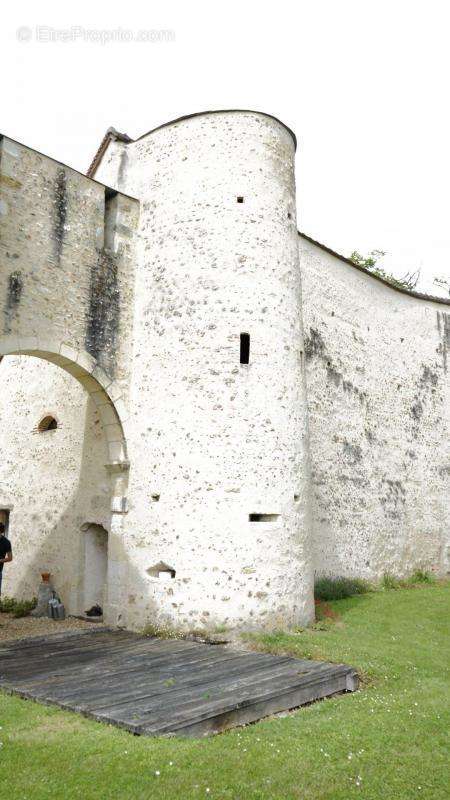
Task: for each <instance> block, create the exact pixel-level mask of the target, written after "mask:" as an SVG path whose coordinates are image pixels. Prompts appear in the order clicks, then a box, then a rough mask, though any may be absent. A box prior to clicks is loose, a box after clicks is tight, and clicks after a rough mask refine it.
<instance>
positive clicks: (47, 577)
mask: <svg viewBox="0 0 450 800" xmlns="http://www.w3.org/2000/svg"><path fill="white" fill-rule="evenodd" d="M41 578H42V580H43V582H44V583H50V573H49V572H41Z"/></svg>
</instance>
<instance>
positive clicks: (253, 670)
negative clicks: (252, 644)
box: [52, 655, 274, 710]
mask: <svg viewBox="0 0 450 800" xmlns="http://www.w3.org/2000/svg"><path fill="white" fill-rule="evenodd" d="M262 670H272V671H273V670H274V665H273V664H272V665H265V666H263V665H259V666H256V665H255V664H254V662H252V660H251V656H249V657H248V658H247V659H245V658H242V657H238V656H236V655H235V657H234V658H232V657H231V655H230V657H229V658H227V659H226V660H221V661H220V662H218V663H211V662H207V663H206V664H205V665H203V664H202V665H201V666H200V663H199V662H196V668H195V670H192V671H185V672H183V674H181V675H179V676H178V677H177V678H175V679H174V680H175V683H174V684H172V683H171V681H172V678H171V677H170V676H169V677H167V676H166V675H165V674H164V673H163V674H161V673H156V674H154V675H150V676H147V675H140V676H139V677H140V680H138V681H137V682H136V683H135V684H134V685H132V686H130V687H128V689H127V688H123V686H118V687H117V688H116V689H115V688H114V687H110V691H109V692H106V693H103V690H102V687H92V689H91V690H90V691H88V692H83V693H80V692H76V691H74V692H73V693H71V695H70V697H68V696H67V695H65V694H61V693H56V692H53V691H52V696H53V697H55V698H58V699H59V700H62V701H64V702H66V703H69V704H70V703H71V702H73V703H76V706H77V708H84V707H86V708H87V707H88V706H89V708H97V709H99V710H100V709H101V708H102V707H104V708H107V709H108V710H111V709H112V708H114V709H118V708H119V707H121V706H129V705H130V704H136V703H139V704H141V703H143V702H144V701H150V700H151V699H152V698H157V697H158V698H161V702H163V703H165V704H166V703H175V702H176V697H174V690H176V691H177V692H178V693H180V692H182V693H185V692H186V691H187V690H193V689H195V687H201V689H202V691H206V690H207V689H208V687H210V686H215V684H216V683H217V682H218V681H220V680H221V679H222V680H223V678H224V676H226V679H227V680H231V679H232V677H233V676H235V675H241V676H244V675H246V674H249V675H251V676H252V677H253V678H256V677H257V676H258V674H259V673H260V671H262ZM93 697H95V699H93Z"/></svg>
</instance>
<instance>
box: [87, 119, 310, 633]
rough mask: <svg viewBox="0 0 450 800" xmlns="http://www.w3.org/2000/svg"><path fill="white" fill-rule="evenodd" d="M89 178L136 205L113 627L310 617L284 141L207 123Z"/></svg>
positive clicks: (130, 153)
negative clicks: (243, 337) (245, 346)
mask: <svg viewBox="0 0 450 800" xmlns="http://www.w3.org/2000/svg"><path fill="white" fill-rule="evenodd" d="M96 177H97V178H98V179H99V180H101V181H104V182H105V183H108V184H109V185H112V186H116V187H117V188H119V189H120V190H121V191H124V192H126V193H130V194H132V195H134V196H137V197H139V198H140V199H141V223H140V234H141V250H140V258H139V263H140V266H139V270H138V273H137V279H136V309H135V311H136V316H135V328H134V343H135V349H134V356H133V364H134V370H133V382H132V387H133V388H132V397H131V405H130V414H131V419H132V422H133V428H134V435H133V437H132V439H129V454H130V461H131V464H132V468H131V471H130V484H129V504H130V510H129V513H128V515H127V522H126V533H125V536H124V540H123V544H124V549H125V551H126V553H127V557H128V559H129V577H128V589H127V593H125V594H124V598H123V600H124V602H123V609H126V611H123V610H122V618H121V621H123V620H124V614H126V623H127V624H128V625H132V626H138V625H139V624H142V622H143V621H144V620H145V619H148V620H149V621H154V620H157V621H166V622H170V623H172V624H176V625H179V626H182V627H198V626H203V625H206V626H208V627H214V626H215V625H216V624H229V625H235V624H245V625H247V626H249V625H252V624H254V625H255V626H256V625H262V624H266V625H276V624H289V623H304V622H307V621H309V620H310V619H311V617H312V614H313V604H312V570H311V545H310V542H309V527H310V526H309V521H308V481H307V473H306V467H305V463H304V459H305V452H306V443H305V419H306V416H305V399H304V389H303V385H304V384H303V374H302V350H303V344H302V330H301V317H300V314H299V302H300V276H299V268H298V237H297V228H296V211H295V186H294V143H293V139H292V137H291V135H290V134H289V132H288V131H287V130H286V129H285V128H284V127H283V126H282V125H281V124H280V123H278V122H276V121H275V120H272V119H270V118H268V117H265V116H264V115H260V114H252V113H223V114H211V115H208V114H207V115H202V116H198V117H194V118H191V119H186V120H183V121H181V122H178V123H175V124H172V125H169V126H167V127H164V128H161V129H159V130H158V131H155V132H153V133H151V134H150V135H148V136H145V137H143V138H142V139H140V140H139V141H137V142H136V143H134V144H129V145H127V146H125V145H124V144H122V143H120V142H113V143H111V145H110V147H109V149H108V151H107V153H106V155H105V157H104V158H103V161H102V164H101V166H100V168H99V170H98V171H97V173H96ZM238 197H242V198H243V202H242V203H239V202H237V198H238ZM241 332H246V333H249V334H250V337H251V340H250V341H251V343H250V364H249V365H241V364H240V361H239V340H240V333H241ZM152 496H158V498H159V499H158V500H156V501H155V500H152ZM255 513H260V514H270V515H274V516H276V519H272V520H271V521H262V522H251V521H249V515H250V514H255ZM159 562H164V563H165V564H167V565H168V566H170V567H171V568H173V570H175V577H174V578H170V579H168V580H161V578H158V577H156V576H155V575H154V574H153V572H152V567H154V566H155V565H156V564H158V563H159ZM149 570H150V573H149ZM162 577H164V578H165V577H166V576H164V575H163V576H162ZM123 585H124V584H123Z"/></svg>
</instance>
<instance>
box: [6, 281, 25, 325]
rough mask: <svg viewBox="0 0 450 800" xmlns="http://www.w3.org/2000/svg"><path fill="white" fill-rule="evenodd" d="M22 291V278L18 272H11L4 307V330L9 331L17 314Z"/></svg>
mask: <svg viewBox="0 0 450 800" xmlns="http://www.w3.org/2000/svg"><path fill="white" fill-rule="evenodd" d="M22 291H23V280H22V275H21V273H20V272H11V274H10V275H9V277H8V288H7V292H6V302H5V308H4V332H5V333H11V324H12V321H13V319H14V317H15V315H16V314H17V310H18V306H19V303H20V298H21V296H22Z"/></svg>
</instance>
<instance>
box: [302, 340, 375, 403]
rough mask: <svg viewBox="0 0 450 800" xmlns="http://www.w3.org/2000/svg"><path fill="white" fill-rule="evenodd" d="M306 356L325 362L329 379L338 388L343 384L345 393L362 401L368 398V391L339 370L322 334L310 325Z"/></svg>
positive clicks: (309, 358)
mask: <svg viewBox="0 0 450 800" xmlns="http://www.w3.org/2000/svg"><path fill="white" fill-rule="evenodd" d="M305 356H306V359H307V360H308V361H311V360H312V359H314V358H317V359H319V360H320V361H322V362H323V364H324V365H325V367H326V371H327V380H328V381H330V383H333V384H334V386H336V388H337V389H338V388H339V387H340V386H341V387H342V389H343V391H344V393H345V394H353V395H354V396H355V397H357V398H358V400H359V401H360V403H364V402H365V401H366V400H367V394H366V392H363V391H361V389H358V387H357V386H355V385H354V384H353V383H352V382H351V381H347V380H345V378H344V377H343V375H342V372H340V371H339V369H338V368H337V367H336V365H335V364H334V362H333V359H332V357H331V356H330V355H329V353H328V352H327V348H326V345H325V341H324V339H323V336H322V334H321V333H319V331H318V330H317V329H316V328H311V327H310V329H309V334H308V335H307V336H305Z"/></svg>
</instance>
